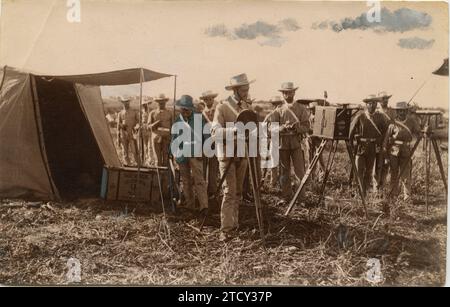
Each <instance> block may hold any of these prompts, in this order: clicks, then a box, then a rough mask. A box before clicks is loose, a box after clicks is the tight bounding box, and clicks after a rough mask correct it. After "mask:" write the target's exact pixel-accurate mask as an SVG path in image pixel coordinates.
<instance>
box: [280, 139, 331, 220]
mask: <svg viewBox="0 0 450 307" xmlns="http://www.w3.org/2000/svg"><path fill="white" fill-rule="evenodd" d="M327 142H328V140H326V139H323V140H322V143H320V146H319V148H318V149H317V152H316V154H315V155H314V158H313V160H312V161H311V164H310V165H309V166H308V169H307V170H306V173H305V175H304V176H303V178H302V181H301V182H300V185H299V187H298V188H297V191H295V194H294V197H293V198H292V200H291V201H290V203H289V206H288V208H287V210H286V212H285V213H284V215H288V214H289V213H290V212H291V211H292V209H293V208H294V206H295V203H296V202H297V200H298V198H299V197H300V195H301V193H302V190H303V188H304V186H305V184H306V182H307V181H308V179H309V176H311V173H312V170H313V169H314V167H315V166H316V164H317V162H318V161H319V159H320V156H321V155H322V153H323V150H324V149H325V145H326V143H327Z"/></svg>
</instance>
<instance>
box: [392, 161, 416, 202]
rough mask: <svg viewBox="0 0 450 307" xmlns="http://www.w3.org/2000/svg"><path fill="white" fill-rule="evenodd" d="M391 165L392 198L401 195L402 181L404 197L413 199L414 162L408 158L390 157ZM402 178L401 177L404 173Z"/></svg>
mask: <svg viewBox="0 0 450 307" xmlns="http://www.w3.org/2000/svg"><path fill="white" fill-rule="evenodd" d="M389 161H390V163H391V190H392V195H391V196H397V195H398V194H399V193H400V184H399V183H400V181H401V183H402V185H403V197H404V199H405V200H406V199H409V198H410V197H411V170H412V161H411V159H409V158H408V157H397V156H393V155H389ZM402 172H403V174H402V176H401V178H400V177H399V175H400V173H402Z"/></svg>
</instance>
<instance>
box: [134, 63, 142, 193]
mask: <svg viewBox="0 0 450 307" xmlns="http://www.w3.org/2000/svg"><path fill="white" fill-rule="evenodd" d="M143 74H144V70H143V69H142V67H141V69H140V71H139V129H138V133H137V142H136V147H137V148H136V149H137V150H136V151H137V161H136V162H137V167H138V171H137V183H136V196H139V181H140V175H141V163H142V161H141V150H142V148H141V129H142V82H143V77H144V76H143Z"/></svg>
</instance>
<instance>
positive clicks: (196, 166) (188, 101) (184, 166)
mask: <svg viewBox="0 0 450 307" xmlns="http://www.w3.org/2000/svg"><path fill="white" fill-rule="evenodd" d="M175 105H176V107H178V108H179V109H180V115H179V116H178V117H177V118H176V120H175V122H174V125H179V124H180V123H182V124H183V125H182V126H181V127H185V128H183V129H181V130H179V131H177V132H176V133H174V134H172V142H174V140H176V139H177V138H178V137H179V136H180V135H181V134H183V133H189V135H190V140H191V141H189V142H183V143H181V144H180V146H179V147H178V148H176V150H174V148H173V147H174V144H173V143H172V145H171V147H170V149H171V153H172V155H173V156H174V157H175V161H176V162H177V164H178V165H179V169H180V178H181V185H182V190H183V195H184V197H185V200H186V207H187V208H188V209H191V210H196V208H195V197H194V190H195V195H196V196H197V199H198V202H199V204H200V208H199V210H200V214H201V215H206V214H207V212H208V211H207V210H208V194H207V191H206V190H207V187H206V182H205V179H204V178H203V161H202V159H203V158H202V156H197V155H196V153H195V147H194V144H195V142H197V141H198V142H201V143H202V144H203V143H204V141H205V140H206V139H208V138H209V137H210V135H209V133H206V134H205V133H204V132H202V135H196V134H195V133H196V132H195V131H194V121H195V116H194V114H196V113H197V112H195V107H194V104H193V99H192V97H191V96H189V95H183V96H181V98H180V99H179V100H178V101H177V102H176V104H175ZM200 119H201V121H202V122H201V127H202V129H201V130H200V131H203V127H204V126H205V124H206V120H205V119H204V117H202V116H200ZM196 124H197V123H196ZM174 130H175V131H176V130H177V129H174ZM180 131H181V133H180ZM184 146H190V147H191V148H190V150H189V153H190V154H189V156H184V155H183V153H182V150H183V147H184ZM185 149H186V148H185Z"/></svg>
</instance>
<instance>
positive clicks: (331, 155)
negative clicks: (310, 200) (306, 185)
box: [319, 140, 338, 205]
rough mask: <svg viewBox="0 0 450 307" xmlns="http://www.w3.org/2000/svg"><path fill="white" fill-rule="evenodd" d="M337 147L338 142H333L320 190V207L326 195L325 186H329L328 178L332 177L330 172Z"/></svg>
mask: <svg viewBox="0 0 450 307" xmlns="http://www.w3.org/2000/svg"><path fill="white" fill-rule="evenodd" d="M337 147H338V141H336V140H333V141H332V143H331V151H330V153H329V154H328V160H327V164H326V166H325V174H324V177H323V182H322V186H321V188H320V194H319V205H320V203H321V202H322V200H323V198H324V196H325V195H324V194H325V186H326V185H327V181H328V177H329V176H330V171H331V168H332V167H333V161H334V156H335V155H336V151H337Z"/></svg>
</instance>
